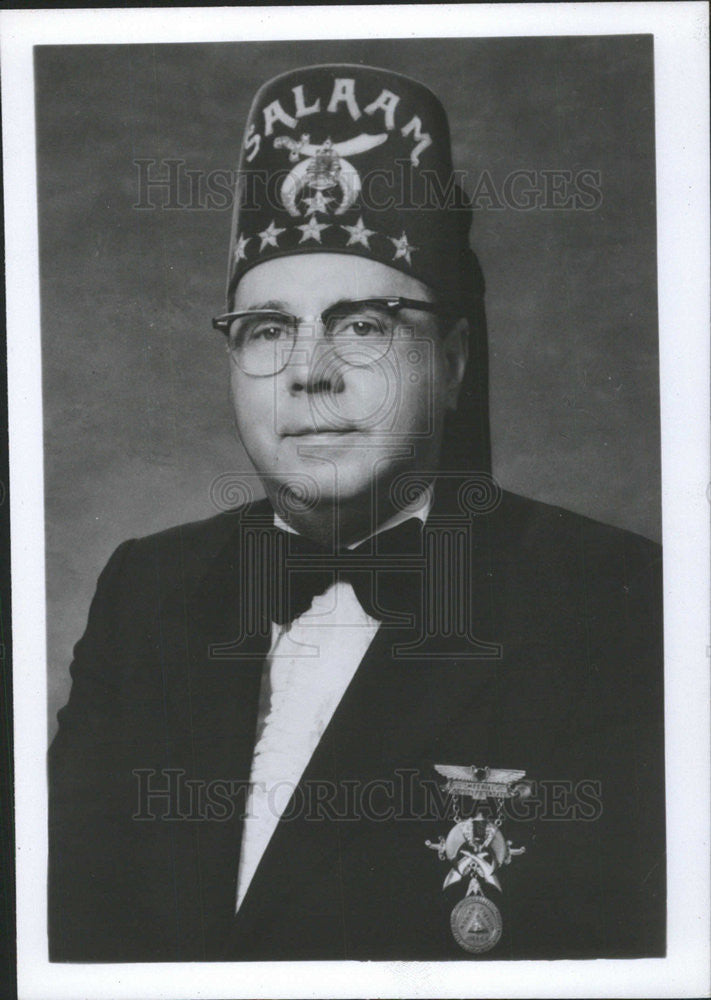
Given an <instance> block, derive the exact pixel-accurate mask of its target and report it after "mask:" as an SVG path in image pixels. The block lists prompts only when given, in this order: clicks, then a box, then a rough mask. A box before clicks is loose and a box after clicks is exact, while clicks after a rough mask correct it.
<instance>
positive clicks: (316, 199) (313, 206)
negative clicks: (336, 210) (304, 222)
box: [304, 191, 333, 215]
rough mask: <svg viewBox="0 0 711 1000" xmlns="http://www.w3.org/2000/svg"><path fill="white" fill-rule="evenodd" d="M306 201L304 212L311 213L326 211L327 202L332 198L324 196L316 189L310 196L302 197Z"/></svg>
mask: <svg viewBox="0 0 711 1000" xmlns="http://www.w3.org/2000/svg"><path fill="white" fill-rule="evenodd" d="M304 201H305V202H306V214H307V215H313V214H314V213H315V212H322V213H324V214H325V213H326V212H328V203H329V202H331V201H333V198H324V196H323V191H317V192H316V194H315V195H314V196H313V197H311V198H304Z"/></svg>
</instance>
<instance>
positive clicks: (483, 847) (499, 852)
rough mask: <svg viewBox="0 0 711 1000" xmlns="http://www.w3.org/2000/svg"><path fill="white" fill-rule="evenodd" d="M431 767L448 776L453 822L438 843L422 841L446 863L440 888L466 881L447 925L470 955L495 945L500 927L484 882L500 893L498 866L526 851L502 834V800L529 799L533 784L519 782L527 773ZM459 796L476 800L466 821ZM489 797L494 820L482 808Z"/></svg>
mask: <svg viewBox="0 0 711 1000" xmlns="http://www.w3.org/2000/svg"><path fill="white" fill-rule="evenodd" d="M435 770H436V771H437V773H438V774H441V775H442V777H443V778H446V779H447V780H446V783H445V785H444V791H445V792H447V793H449V794H451V795H452V797H453V799H454V820H455V822H454V826H453V827H452V829H451V830H450V831H449V833H448V834H447V836H446V837H440V838H439V840H438V841H437V842H436V843H435V842H433V841H431V840H426V841H425V844H426V846H427V847H429V848H431V849H432V850H434V851H437V854H438V857H439V859H440V861H448V862H449V864H450V869H449V871H448V873H447V875H446V877H445V880H444V883H443V885H442V889H443V890H444V889H447V888H448V887H449V886H450V885H453V884H454V883H455V882H461V881H462V880H465V879H466V880H468V884H467V889H466V894H465V896H464V898H463V899H460V900H459V902H458V903H457V904H456V906H455V907H454V908H453V909H452V913H451V916H450V926H451V928H452V935H453V936H454V940H455V941H456V942H457V944H458V945H459V947H460V948H462V949H463V950H464V951H466V952H469V954H470V955H481V954H483V953H484V952H486V951H490V950H491V949H492V948H493V947H495V945H496V944H497V943H498V941H499V939H500V937H501V932H502V929H503V920H502V919H501V913H500V912H499V908H498V907H497V906H496V904H495V903H494V902H493V901H492V900H490V899H489V898H488V896H485V895H484V890H483V888H482V883H484V884H486V885H491V886H493V887H494V888H495V889H498V891H499V892H501V883H500V882H499V879H498V876H497V875H496V872H497V870H498V869H499V868H501V867H502V865H508V864H510V863H511V858H512V857H514V856H515V855H517V854H523V853H524V851H525V850H526V848H525V847H513V846H512V844H511V841H510V840H506V839H505V837H504V835H503V833H502V832H501V826H502V824H503V806H504V801H505V800H506V799H510V798H527V797H528V796H529V795H530V794H531V786H530V785H529V783H528V782H526V781H523V780H522V779H523V778H525V776H526V772H525V771H508V770H502V769H496V768H489V767H458V766H456V765H449V764H435ZM463 795H464V796H468V797H469V798H471V799H472V800H473V802H474V815H473V816H471V817H469V818H468V819H461V817H460V814H459V801H460V797H461V796H463ZM489 799H493V800H494V801H495V803H496V817H495V818H494V819H492V818H491V817H490V816H488V815H487V814H486V810H485V808H484V807H485V805H486V803H487V802H488V800H489Z"/></svg>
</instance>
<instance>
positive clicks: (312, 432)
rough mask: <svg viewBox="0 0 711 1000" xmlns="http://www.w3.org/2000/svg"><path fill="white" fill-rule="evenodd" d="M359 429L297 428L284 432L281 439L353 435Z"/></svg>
mask: <svg viewBox="0 0 711 1000" xmlns="http://www.w3.org/2000/svg"><path fill="white" fill-rule="evenodd" d="M359 430H360V428H359V427H299V428H297V429H296V430H287V431H284V432H283V434H282V437H319V436H320V435H328V434H330V435H339V434H355V433H356V432H357V431H359Z"/></svg>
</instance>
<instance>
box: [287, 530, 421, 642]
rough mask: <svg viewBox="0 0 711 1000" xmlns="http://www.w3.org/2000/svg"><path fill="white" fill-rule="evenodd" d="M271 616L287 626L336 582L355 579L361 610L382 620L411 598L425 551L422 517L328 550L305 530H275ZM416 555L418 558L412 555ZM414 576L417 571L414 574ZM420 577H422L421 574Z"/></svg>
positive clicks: (353, 580)
mask: <svg viewBox="0 0 711 1000" xmlns="http://www.w3.org/2000/svg"><path fill="white" fill-rule="evenodd" d="M276 535H277V537H276V545H275V550H276V552H277V554H278V557H277V564H276V565H275V567H274V569H275V573H274V575H273V577H272V579H273V583H274V585H273V587H272V594H271V598H272V599H271V602H270V603H271V618H272V621H275V622H276V623H277V624H278V625H284V624H285V623H286V622H291V621H293V620H294V619H295V618H298V617H299V616H300V615H302V614H304V613H305V612H306V611H308V609H309V608H310V607H311V604H312V602H313V599H314V597H316V596H317V595H318V594H323V593H324V591H325V590H327V589H328V587H330V586H331V584H332V583H335V582H336V581H338V580H345V581H347V582H348V583H350V584H351V586H352V587H353V590H354V591H355V594H356V597H357V598H358V601H359V602H360V604H361V606H362V608H363V610H364V611H365V612H366V613H367V614H369V615H370V616H371V617H372V618H376V619H378V620H379V621H382V620H383V619H384V618H386V617H387V615H388V612H396V613H397V612H400V611H402V610H404V608H403V597H404V596H405V595H407V597H408V600H406V601H405V604H406V605H407V604H408V602H409V597H410V591H411V590H412V587H411V586H408V583H410V584H411V582H412V579H413V572H412V571H413V569H414V566H415V564H416V563H418V562H419V561H420V560H418V559H417V557H418V556H419V557H421V555H422V522H421V521H420V520H419V519H418V518H409V519H408V520H407V521H403V522H402V523H401V524H398V525H397V526H396V527H394V528H391V529H390V530H388V531H382V532H380V534H377V535H374V536H373V537H371V538H369V539H367V540H366V541H365V542H362V543H361V544H360V545H358V546H356V547H355V548H353V549H347V548H338V549H335V550H334V549H327V548H324V547H323V546H320V545H317V544H316V543H315V542H312V541H311V540H310V539H308V538H305V537H304V536H303V535H296V534H293V533H292V532H288V531H281V530H280V529H276ZM413 557H414V558H413ZM414 576H415V577H418V575H417V574H416V573H415V574H414ZM418 579H419V577H418Z"/></svg>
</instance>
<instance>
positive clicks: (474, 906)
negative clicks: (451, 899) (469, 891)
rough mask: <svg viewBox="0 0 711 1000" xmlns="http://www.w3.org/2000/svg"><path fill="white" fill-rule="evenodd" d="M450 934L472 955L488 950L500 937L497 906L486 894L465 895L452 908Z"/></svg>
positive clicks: (501, 923)
mask: <svg viewBox="0 0 711 1000" xmlns="http://www.w3.org/2000/svg"><path fill="white" fill-rule="evenodd" d="M450 924H451V927H452V934H453V935H454V940H455V941H456V942H457V944H458V945H459V947H460V948H463V949H464V951H468V952H469V953H470V954H472V955H480V954H481V953H482V952H485V951H490V950H491V948H493V947H494V945H495V944H497V942H498V940H499V938H500V937H501V929H502V927H503V922H502V920H501V914H500V913H499V910H498V908H497V907H496V906H495V905H494V903H492V902H491V900H490V899H487V897H486V896H465V897H464V899H461V900H460V901H459V902H458V903H457V905H456V906H455V907H454V909H453V910H452V915H451V917H450Z"/></svg>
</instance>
